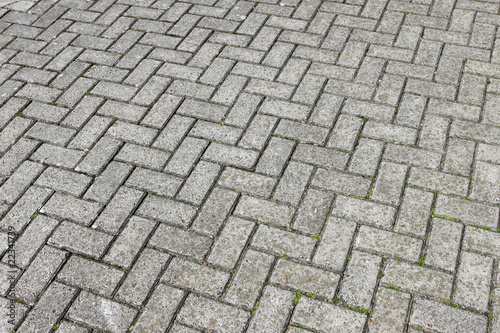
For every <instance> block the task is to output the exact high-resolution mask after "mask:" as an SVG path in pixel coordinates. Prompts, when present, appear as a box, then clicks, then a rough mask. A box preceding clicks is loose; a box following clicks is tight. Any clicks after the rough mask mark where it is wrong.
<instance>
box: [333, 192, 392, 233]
mask: <svg viewBox="0 0 500 333" xmlns="http://www.w3.org/2000/svg"><path fill="white" fill-rule="evenodd" d="M332 213H333V214H334V215H336V216H338V217H340V218H344V219H347V220H353V221H356V222H366V223H368V224H373V225H375V226H378V227H382V228H388V227H390V226H391V225H392V221H393V218H394V213H395V210H394V208H392V207H389V206H385V205H381V204H376V203H373V202H369V201H365V200H360V199H355V198H349V197H345V196H338V197H337V199H336V200H335V206H334V209H333V210H332Z"/></svg>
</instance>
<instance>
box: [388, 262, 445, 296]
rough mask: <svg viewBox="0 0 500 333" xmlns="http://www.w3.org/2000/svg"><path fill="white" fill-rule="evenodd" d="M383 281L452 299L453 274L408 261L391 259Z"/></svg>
mask: <svg viewBox="0 0 500 333" xmlns="http://www.w3.org/2000/svg"><path fill="white" fill-rule="evenodd" d="M382 282H383V283H387V284H389V285H394V286H396V287H397V288H402V289H403V290H409V291H411V292H418V293H421V294H424V295H427V296H431V297H439V298H444V299H450V296H451V291H452V284H453V275H450V274H446V273H443V272H440V271H435V270H431V269H428V268H424V267H420V266H416V265H410V264H408V263H406V262H400V261H396V260H389V261H388V262H387V264H386V266H385V269H384V277H383V278H382Z"/></svg>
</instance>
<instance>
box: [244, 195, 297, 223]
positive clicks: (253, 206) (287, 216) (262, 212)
mask: <svg viewBox="0 0 500 333" xmlns="http://www.w3.org/2000/svg"><path fill="white" fill-rule="evenodd" d="M294 211H295V210H294V209H293V208H291V207H288V206H286V205H283V204H278V203H276V202H273V201H268V200H262V199H258V198H255V197H251V196H246V195H245V196H243V197H241V198H240V200H239V202H238V205H237V206H236V208H235V209H234V214H236V215H240V216H244V217H248V218H251V219H254V220H256V221H257V222H259V223H269V224H271V225H277V226H288V225H289V224H290V221H291V220H292V217H293V213H294Z"/></svg>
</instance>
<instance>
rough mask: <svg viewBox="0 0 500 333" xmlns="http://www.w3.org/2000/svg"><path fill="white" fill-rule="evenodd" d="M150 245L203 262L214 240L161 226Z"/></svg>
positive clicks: (165, 225) (190, 232)
mask: <svg viewBox="0 0 500 333" xmlns="http://www.w3.org/2000/svg"><path fill="white" fill-rule="evenodd" d="M149 244H150V245H152V246H155V247H158V248H161V249H164V250H168V251H171V252H175V253H179V254H182V255H185V256H189V257H193V258H196V259H198V260H202V259H203V258H204V257H205V255H206V254H207V252H208V251H209V249H210V247H211V245H212V239H211V238H209V237H206V236H203V235H200V234H197V233H194V232H192V231H187V230H184V229H180V228H175V227H171V226H169V225H167V224H160V226H159V227H158V229H156V231H155V233H154V235H153V236H152V237H151V239H150V240H149Z"/></svg>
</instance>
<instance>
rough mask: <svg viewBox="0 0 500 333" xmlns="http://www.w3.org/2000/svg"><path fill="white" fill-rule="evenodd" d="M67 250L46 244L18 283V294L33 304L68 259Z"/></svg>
mask: <svg viewBox="0 0 500 333" xmlns="http://www.w3.org/2000/svg"><path fill="white" fill-rule="evenodd" d="M66 255H67V252H65V251H61V250H58V249H54V248H52V247H50V246H44V247H43V248H42V250H41V251H40V252H39V253H38V255H37V256H36V257H35V259H34V260H33V261H32V262H31V264H30V266H29V267H28V269H26V271H24V274H23V275H22V276H21V278H20V279H19V280H17V283H16V295H17V297H19V298H20V299H22V300H23V301H24V302H26V303H27V304H29V305H33V304H34V303H35V302H36V300H37V299H38V297H39V296H40V294H41V293H42V291H43V289H44V288H45V286H47V284H49V283H50V281H51V280H52V278H53V276H54V275H55V274H56V272H57V270H58V269H59V267H60V266H61V265H62V264H63V262H64V261H65V260H66Z"/></svg>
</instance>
